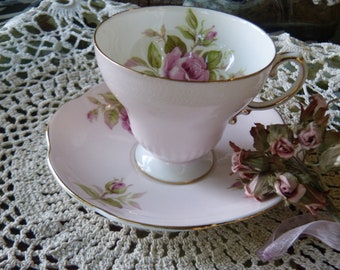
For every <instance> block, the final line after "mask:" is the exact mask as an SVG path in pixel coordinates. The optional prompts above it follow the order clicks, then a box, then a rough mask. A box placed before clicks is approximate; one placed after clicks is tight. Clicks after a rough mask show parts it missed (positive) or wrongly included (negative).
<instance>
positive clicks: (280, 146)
mask: <svg viewBox="0 0 340 270" xmlns="http://www.w3.org/2000/svg"><path fill="white" fill-rule="evenodd" d="M270 152H271V153H272V155H278V156H279V157H281V158H284V159H288V158H291V157H293V156H294V154H295V147H294V145H293V144H292V143H291V142H290V141H289V140H288V139H287V138H285V137H281V138H280V139H279V140H277V141H275V142H274V143H272V144H271V145H270Z"/></svg>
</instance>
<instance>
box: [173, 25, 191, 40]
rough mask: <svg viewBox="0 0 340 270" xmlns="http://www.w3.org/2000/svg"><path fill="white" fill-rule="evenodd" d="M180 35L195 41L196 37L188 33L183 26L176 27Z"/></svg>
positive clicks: (188, 30)
mask: <svg viewBox="0 0 340 270" xmlns="http://www.w3.org/2000/svg"><path fill="white" fill-rule="evenodd" d="M176 28H177V29H178V30H179V31H180V32H181V34H182V35H183V36H184V37H185V38H186V39H190V40H193V41H195V40H196V35H195V33H194V32H192V31H190V29H189V28H188V27H185V26H178V27H176Z"/></svg>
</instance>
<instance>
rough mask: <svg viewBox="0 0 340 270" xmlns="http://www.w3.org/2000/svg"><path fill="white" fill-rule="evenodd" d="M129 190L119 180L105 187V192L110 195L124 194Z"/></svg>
mask: <svg viewBox="0 0 340 270" xmlns="http://www.w3.org/2000/svg"><path fill="white" fill-rule="evenodd" d="M127 188H128V186H127V185H125V184H124V183H123V182H122V181H121V180H119V179H114V180H112V181H110V182H108V183H106V185H105V190H106V192H107V193H109V194H123V193H125V192H126V190H127Z"/></svg>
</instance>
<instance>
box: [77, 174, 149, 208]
mask: <svg viewBox="0 0 340 270" xmlns="http://www.w3.org/2000/svg"><path fill="white" fill-rule="evenodd" d="M76 185H77V186H79V187H80V188H81V189H82V190H83V191H84V192H85V193H86V194H87V195H89V196H90V197H91V199H92V200H96V201H99V202H101V203H102V204H105V205H110V206H113V207H116V208H123V207H124V206H125V207H126V206H130V207H133V208H137V209H141V207H140V205H139V204H138V202H136V199H138V198H140V197H142V196H143V195H144V194H145V192H141V193H131V192H128V188H129V187H130V186H131V185H126V184H125V183H124V181H123V179H122V178H114V179H113V180H111V181H109V182H107V183H106V184H105V186H104V188H101V187H98V186H92V187H89V186H87V185H83V184H79V183H76Z"/></svg>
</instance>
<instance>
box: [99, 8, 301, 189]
mask: <svg viewBox="0 0 340 270" xmlns="http://www.w3.org/2000/svg"><path fill="white" fill-rule="evenodd" d="M94 41H95V53H96V58H97V62H98V65H99V68H100V71H101V74H102V75H103V78H104V81H105V83H106V84H107V86H108V87H109V89H110V90H111V91H112V92H113V94H114V95H115V96H116V97H117V98H118V99H119V101H120V102H121V103H122V104H123V105H124V106H125V108H126V110H127V112H128V115H129V119H130V124H131V129H132V132H133V134H134V136H135V138H136V140H137V141H138V146H137V147H136V149H135V150H134V151H135V159H136V163H137V164H138V166H139V168H140V169H141V170H142V171H143V172H145V173H146V174H148V175H150V176H151V177H153V178H156V179H159V180H161V181H166V182H170V183H186V182H190V181H193V180H196V179H198V178H200V177H202V176H203V175H205V174H206V173H207V172H208V171H209V170H210V169H211V167H212V165H213V162H214V160H213V154H212V149H213V148H214V146H215V145H216V144H217V142H218V141H219V140H220V138H221V136H222V134H223V131H224V129H225V128H226V125H227V123H228V121H229V120H230V119H231V118H232V117H233V116H235V115H236V114H237V113H239V112H240V111H241V110H243V109H245V108H249V109H265V108H271V107H274V106H277V105H278V104H281V103H282V102H284V101H286V100H287V99H289V98H290V97H292V96H293V95H294V94H295V93H296V92H297V90H298V89H300V88H301V86H302V84H303V83H304V81H305V77H306V71H307V69H306V66H305V63H304V61H303V59H301V58H300V57H299V55H297V54H295V53H287V54H277V53H276V50H275V47H274V44H273V42H272V40H271V39H270V37H269V36H268V35H267V34H266V33H265V32H263V31H262V30H261V29H260V28H258V27H257V26H255V25H253V24H251V23H250V22H247V21H245V20H243V19H241V18H238V17H235V16H232V15H228V14H225V13H221V12H217V11H212V10H206V9H199V8H188V7H180V6H177V7H176V6H162V7H147V8H140V9H134V10H129V11H126V12H123V13H119V14H116V15H114V16H112V17H110V18H109V19H107V20H106V21H104V22H103V23H102V24H100V25H99V26H98V28H97V29H96V32H95V35H94ZM284 61H294V62H295V63H296V64H297V66H298V67H299V75H298V78H297V79H296V81H295V83H294V84H293V85H292V86H291V88H290V89H289V90H287V92H285V93H284V94H283V95H282V96H281V97H278V98H276V99H274V100H271V101H266V102H254V101H253V99H254V98H255V96H256V95H257V94H258V93H259V91H260V90H261V88H262V86H263V84H264V83H265V81H266V79H267V78H268V76H269V75H272V73H275V71H276V68H277V66H278V65H279V64H281V63H282V62H284Z"/></svg>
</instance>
